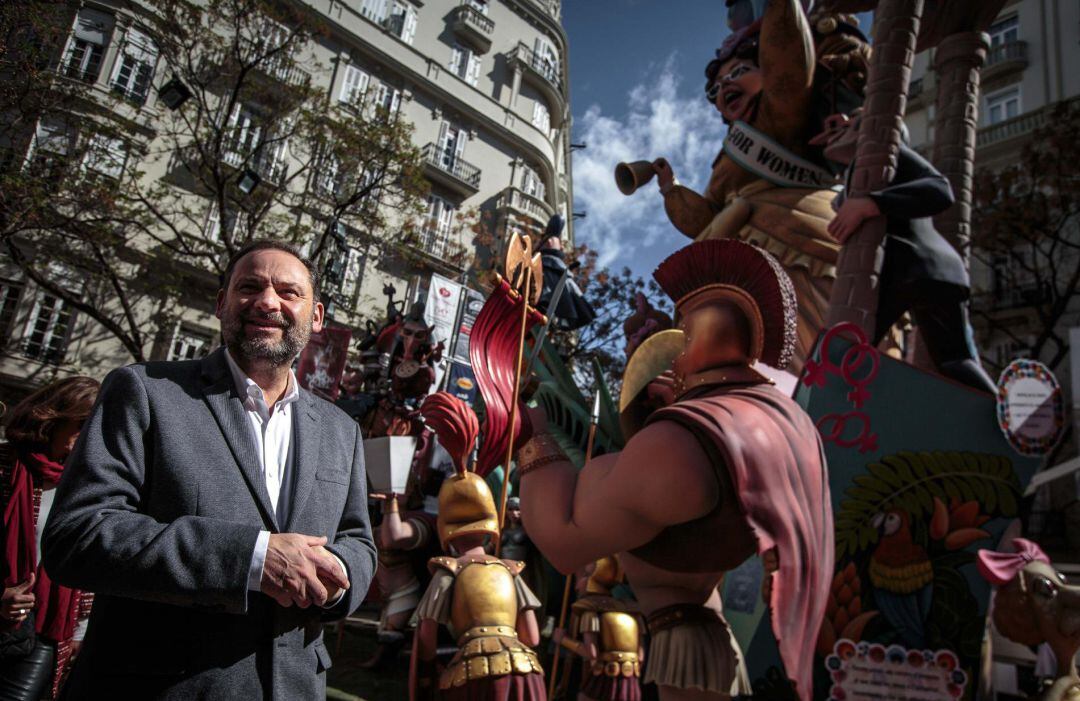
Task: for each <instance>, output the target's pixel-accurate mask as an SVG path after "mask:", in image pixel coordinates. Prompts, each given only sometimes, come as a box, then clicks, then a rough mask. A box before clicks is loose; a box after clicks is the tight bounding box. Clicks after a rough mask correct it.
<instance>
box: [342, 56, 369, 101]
mask: <svg viewBox="0 0 1080 701" xmlns="http://www.w3.org/2000/svg"><path fill="white" fill-rule="evenodd" d="M369 79H370V76H368V74H367V73H365V72H364V71H362V70H360V69H359V68H357V67H356V66H353V65H347V66H345V77H344V79H343V80H342V82H341V93H340V94H339V95H338V101H339V102H344V103H346V104H349V105H354V106H359V104H360V101H361V100H362V99H363V97H364V93H366V92H367V88H368V80H369Z"/></svg>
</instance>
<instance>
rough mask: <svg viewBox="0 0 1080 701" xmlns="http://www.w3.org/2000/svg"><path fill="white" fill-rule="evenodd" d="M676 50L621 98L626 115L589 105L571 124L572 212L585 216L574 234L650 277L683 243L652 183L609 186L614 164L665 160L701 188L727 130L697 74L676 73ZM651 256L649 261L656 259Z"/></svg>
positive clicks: (608, 258) (607, 259) (605, 259)
mask: <svg viewBox="0 0 1080 701" xmlns="http://www.w3.org/2000/svg"><path fill="white" fill-rule="evenodd" d="M674 59H675V55H674V54H672V55H671V56H669V57H668V59H667V61H665V62H664V63H663V64H662V65H658V66H653V67H652V68H651V69H650V70H648V71H647V72H646V74H645V75H643V76H642V78H641V81H640V82H639V83H638V84H637V85H636V86H635V87H634V88H633V89H632V90H630V92H629V93H628V95H627V110H626V113H625V115H623V116H621V117H614V116H611V115H607V114H604V113H603V112H602V111H601V109H600V107H599V106H597V105H592V106H590V107H589V108H588V110H587V111H586V112H585V115H584V116H583V117H582V118H581V119H580V121H579V122H578V123H577V124H575V136H574V140H575V141H583V142H585V143H586V144H587V145H588V148H586V149H584V150H581V151H577V152H576V153H575V154H574V162H573V169H574V170H573V175H574V209H576V210H578V211H582V210H584V211H586V212H587V213H588V216H587V217H586V218H585V219H581V220H579V221H578V222H577V223H576V229H575V237H576V238H577V239H578V241H580V242H584V243H587V244H588V245H589V246H591V247H592V248H595V249H596V250H597V251H598V252H599V253H600V262H601V264H603V265H613V266H616V267H620V268H621V267H622V266H624V265H626V266H629V267H630V268H631V269H632V270H634V271H635V272H636V273H638V274H648V272H649V271H650V270H651V268H652V265H653V264H655V262H656V261H657V260H659V258H662V257H663V256H664V255H666V254H667V253H670V252H672V251H674V250H675V249H676V248H678V247H680V246H682V245H684V244H685V243H688V240H687V239H686V238H685V237H684V236H683V235H682V234H681V233H679V232H678V231H677V230H676V229H675V227H673V226H672V225H671V223H670V222H669V221H668V218H667V215H665V214H664V205H663V200H662V198H661V197H660V194H659V192H658V190H657V187H656V181H655V180H653V181H652V182H650V183H648V184H647V185H646V186H645V187H642V188H641V189H640V190H638V191H637V192H636V193H634V194H633V195H631V196H629V197H627V196H625V195H623V194H622V193H621V192H619V190H618V188H616V187H615V178H614V171H615V164H616V163H618V162H620V161H637V160H653V159H655V158H659V157H661V156H662V157H664V158H666V159H668V161H669V162H670V163H671V165H672V168H673V169H674V170H675V175H676V177H678V179H679V181H680V182H681V183H682V184H684V185H686V186H688V187H691V188H693V189H695V190H697V191H698V192H700V191H701V190H702V189H703V188H704V187H705V184H706V183H707V182H708V177H709V172H710V166H711V164H712V161H713V159H714V158H715V157H716V154H717V153H718V152H719V150H720V146H721V143H722V141H723V138H724V134H725V133H726V128H725V127H724V123H723V122H722V121H721V119H720V115H719V113H717V111H716V110H715V108H713V107H712V106H711V105H710V104H709V103H708V102H707V101H706V100H705V98H704V96H703V95H702V91H701V83H703V82H704V81H699V80H695V79H694V78H695V77H696V76H695V77H689V78H687V79H686V80H684V79H683V77H682V76H679V75H676V74H675V72H674V70H673V66H674V64H675V61H674ZM654 259H655V260H654Z"/></svg>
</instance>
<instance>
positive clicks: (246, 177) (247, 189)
mask: <svg viewBox="0 0 1080 701" xmlns="http://www.w3.org/2000/svg"><path fill="white" fill-rule="evenodd" d="M261 182H262V178H260V177H259V174H258V173H256V172H255V171H253V170H252V169H250V168H245V169H244V170H243V171H241V173H240V177H238V178H237V179H236V189H237V190H239V191H240V192H242V193H244V194H245V195H250V194H251V192H252V191H253V190H254V189H255V188H256V187H258V186H259V183H261Z"/></svg>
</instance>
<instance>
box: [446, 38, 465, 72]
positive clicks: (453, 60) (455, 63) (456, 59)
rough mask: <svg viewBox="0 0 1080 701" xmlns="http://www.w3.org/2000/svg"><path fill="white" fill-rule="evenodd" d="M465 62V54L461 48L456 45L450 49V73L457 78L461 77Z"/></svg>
mask: <svg viewBox="0 0 1080 701" xmlns="http://www.w3.org/2000/svg"><path fill="white" fill-rule="evenodd" d="M463 60H465V53H464V51H462V49H461V47H460V46H458V45H457V44H454V45H453V46H452V47H451V48H450V72H451V73H453V74H454V75H456V76H459V77H460V76H461V75H462V72H461V62H462V61H463Z"/></svg>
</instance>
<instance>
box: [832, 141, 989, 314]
mask: <svg viewBox="0 0 1080 701" xmlns="http://www.w3.org/2000/svg"><path fill="white" fill-rule="evenodd" d="M851 172H852V169H851V168H848V171H847V176H846V177H847V180H848V181H849V182H850V179H851ZM845 192H846V191H845ZM844 196H845V195H844V194H841V195H840V196H839V197H838V198H837V199H836V203H835V206H836V207H837V208H839V207H840V205H841V204H842V203H843V201H844ZM870 198H871V199H872V200H874V202H875V203H876V204H877V206H878V209H880V210H881V213H882V214H884V215H885V219H886V225H885V230H886V234H887V239H886V242H885V267H884V270H883V271H882V276H883V277H886V278H888V280H889V284H890V285H907V284H912V283H918V282H920V281H934V282H938V283H945V284H948V285H952V286H956V287H958V288H962V290H958V292H962V294H963V296H965V297H966V296H967V294H968V290H969V287H970V282H969V278H968V273H967V268H966V267H965V266H964V261H963V259H961V258H960V254H958V253H957V252H956V249H955V248H953V247H952V245H951V244H950V243H949V242H948V241H946V240H945V238H944V237H943V236H942V235H941V234H939V233H938V232H937V230H936V229H935V228H934V220H933V219H932V217H933V216H935V215H937V214H941V213H942V212H944V211H945V210H947V209H948V208H949V207H951V206H952V204H953V202H954V201H955V200H954V198H953V192H952V188H951V187H950V186H949V181H948V180H946V179H945V176H943V175H942V174H941V173H939V172H938V171H937V170H936V169H935V168H934V166H932V165H931V164H930V162H929V161H927V160H926V159H925V158H923V157H922V156H920V155H919V154H918V153H917V152H916V151H915V150H914V149H912V148H909V147H908V146H905V145H904V144H901V145H900V154H899V157H898V158H897V164H896V175H895V176H894V177H893V179H892V182H890V183H889V184H888V185H887V186H886V187H884V188H883V189H881V190H878V191H876V192H871V193H870Z"/></svg>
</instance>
